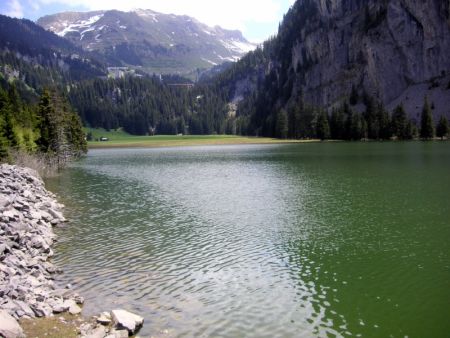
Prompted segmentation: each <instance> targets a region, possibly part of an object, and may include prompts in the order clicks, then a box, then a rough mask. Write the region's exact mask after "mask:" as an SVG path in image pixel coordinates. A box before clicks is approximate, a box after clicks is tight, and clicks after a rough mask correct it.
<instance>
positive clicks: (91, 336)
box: [80, 310, 144, 338]
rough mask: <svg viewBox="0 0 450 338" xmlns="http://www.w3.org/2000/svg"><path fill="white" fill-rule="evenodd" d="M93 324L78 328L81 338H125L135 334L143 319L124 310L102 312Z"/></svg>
mask: <svg viewBox="0 0 450 338" xmlns="http://www.w3.org/2000/svg"><path fill="white" fill-rule="evenodd" d="M94 319H95V323H84V324H83V325H81V327H80V334H81V337H83V338H127V337H128V336H129V335H133V334H135V333H136V332H137V331H139V329H140V328H141V327H142V325H143V324H144V318H142V317H140V316H138V315H135V314H133V313H131V312H128V311H125V310H113V311H111V312H102V313H101V314H100V316H98V317H94Z"/></svg>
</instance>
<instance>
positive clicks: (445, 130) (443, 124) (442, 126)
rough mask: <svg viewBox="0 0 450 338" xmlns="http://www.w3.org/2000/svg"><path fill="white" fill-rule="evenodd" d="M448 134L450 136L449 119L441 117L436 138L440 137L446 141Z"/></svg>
mask: <svg viewBox="0 0 450 338" xmlns="http://www.w3.org/2000/svg"><path fill="white" fill-rule="evenodd" d="M448 134H449V127H448V121H447V118H446V117H445V116H443V115H441V118H440V119H439V122H438V124H437V126H436V136H437V137H440V138H441V139H444V137H447V136H448Z"/></svg>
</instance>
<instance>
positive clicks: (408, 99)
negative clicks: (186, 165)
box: [207, 0, 450, 137]
mask: <svg viewBox="0 0 450 338" xmlns="http://www.w3.org/2000/svg"><path fill="white" fill-rule="evenodd" d="M449 55H450V3H449V2H448V1H441V0H425V1H412V0H382V1H374V0H364V1H361V0H349V1H340V0H327V1H325V0H298V1H297V2H296V3H295V4H294V5H293V6H292V7H291V9H290V10H289V11H288V13H286V15H285V16H284V19H283V22H282V23H281V24H280V28H279V31H278V34H277V36H276V37H274V38H272V39H270V40H269V41H266V42H265V43H264V46H263V48H262V49H258V50H256V51H255V52H253V53H250V54H248V55H247V56H245V57H244V58H242V59H241V60H240V61H239V62H237V63H236V64H235V65H233V66H232V67H230V68H229V69H228V70H226V71H224V72H223V73H221V74H219V75H217V76H216V77H215V79H214V80H210V79H209V80H207V81H208V82H209V83H213V84H214V85H215V86H217V87H220V88H225V91H226V94H227V95H228V100H229V101H230V102H234V103H235V104H237V103H239V106H238V109H237V116H238V117H240V118H241V119H244V120H247V121H250V122H249V125H248V128H249V129H248V132H249V133H250V134H261V133H262V134H264V135H269V136H271V135H276V134H277V132H276V130H277V124H278V125H283V124H284V120H286V123H287V128H288V132H287V135H288V136H289V137H312V136H314V133H313V132H311V133H309V132H308V133H306V132H305V131H304V130H306V129H308V130H314V129H315V126H317V121H318V116H319V115H320V114H319V113H318V109H325V110H327V111H328V112H329V113H331V111H332V110H333V109H335V108H339V107H342V104H343V103H344V102H345V101H350V103H351V108H352V110H354V111H355V112H357V113H364V114H369V113H367V110H368V108H367V104H368V99H369V98H371V99H373V100H375V101H376V102H379V103H381V104H383V105H384V107H385V108H386V109H388V110H389V111H390V112H392V110H393V109H394V108H395V107H396V106H397V105H399V104H403V105H404V107H405V110H406V113H407V114H408V115H409V117H410V118H412V119H413V120H414V121H413V122H414V123H415V124H416V125H417V122H418V121H419V119H420V113H421V111H422V108H423V104H424V97H425V96H428V98H429V102H430V106H431V109H432V110H433V115H434V118H435V120H437V119H438V118H439V116H440V115H446V116H447V117H448V118H450V109H449V107H450V57H449ZM369 101H370V100H369ZM370 102H372V101H370ZM370 102H369V103H370ZM369 105H371V106H373V104H372V103H370V104H369ZM305 107H311V108H314V109H315V110H314V109H313V111H308V112H306V113H305ZM306 110H308V109H306ZM302 111H303V113H302ZM280 112H282V114H281V115H280ZM285 113H286V114H285ZM284 115H286V116H284ZM367 119H368V118H366V120H367ZM369 120H370V119H369ZM277 121H278V122H277ZM280 121H281V122H280ZM355 123H356V124H360V123H362V124H364V123H366V124H369V125H367V126H364V125H361V128H362V129H364V128H366V129H368V130H369V131H370V129H371V126H370V121H362V122H361V121H360V122H358V121H356V122H355ZM294 125H296V127H295V126H294ZM305 126H306V127H305ZM298 130H300V131H298ZM363 134H364V133H363ZM369 134H370V132H369Z"/></svg>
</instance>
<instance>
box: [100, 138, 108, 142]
mask: <svg viewBox="0 0 450 338" xmlns="http://www.w3.org/2000/svg"><path fill="white" fill-rule="evenodd" d="M100 141H101V142H106V141H109V138H107V137H100Z"/></svg>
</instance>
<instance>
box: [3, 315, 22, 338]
mask: <svg viewBox="0 0 450 338" xmlns="http://www.w3.org/2000/svg"><path fill="white" fill-rule="evenodd" d="M0 336H1V337H4V338H22V337H25V334H24V333H23V330H22V328H21V327H20V325H19V323H18V322H17V320H15V319H14V318H13V317H12V316H11V315H10V314H9V313H8V312H7V311H5V310H0Z"/></svg>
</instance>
